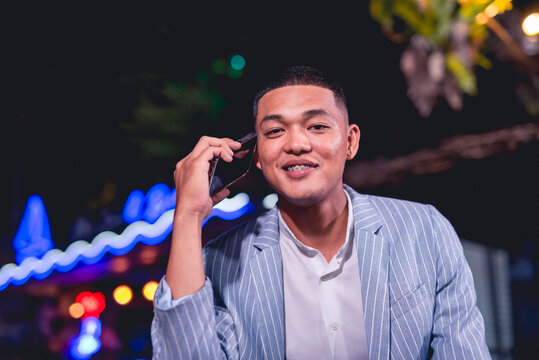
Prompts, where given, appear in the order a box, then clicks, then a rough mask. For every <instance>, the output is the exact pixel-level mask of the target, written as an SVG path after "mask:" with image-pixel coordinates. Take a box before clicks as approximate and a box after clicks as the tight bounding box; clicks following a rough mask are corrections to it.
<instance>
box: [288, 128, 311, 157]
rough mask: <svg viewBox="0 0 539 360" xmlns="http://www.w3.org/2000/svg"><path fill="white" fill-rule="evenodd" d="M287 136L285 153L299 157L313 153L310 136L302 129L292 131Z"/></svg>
mask: <svg viewBox="0 0 539 360" xmlns="http://www.w3.org/2000/svg"><path fill="white" fill-rule="evenodd" d="M286 136H287V137H286V142H285V146H284V150H285V152H287V153H289V154H295V155H299V154H303V153H307V152H310V151H311V141H310V139H309V136H308V134H306V133H305V132H304V131H302V130H301V129H290V130H289V131H288V133H287V135H286Z"/></svg>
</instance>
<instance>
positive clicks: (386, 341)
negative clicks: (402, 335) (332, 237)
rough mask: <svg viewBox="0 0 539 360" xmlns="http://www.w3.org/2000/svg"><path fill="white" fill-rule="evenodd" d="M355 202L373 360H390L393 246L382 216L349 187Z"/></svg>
mask: <svg viewBox="0 0 539 360" xmlns="http://www.w3.org/2000/svg"><path fill="white" fill-rule="evenodd" d="M345 190H346V191H347V192H348V193H349V195H350V198H351V200H352V206H353V212H354V232H355V237H354V240H355V241H356V245H357V249H358V263H359V277H360V279H361V298H362V300H363V317H364V319H365V332H366V335H367V346H368V351H369V358H370V359H389V354H390V312H389V277H388V274H389V243H388V241H387V240H386V239H384V237H383V236H382V233H381V228H382V226H383V224H382V222H381V221H380V219H379V215H378V213H377V212H376V210H375V209H374V208H373V207H372V205H371V203H370V201H369V200H368V198H367V197H366V196H365V195H361V194H358V193H356V192H355V191H353V190H352V189H351V188H349V187H348V186H346V185H345Z"/></svg>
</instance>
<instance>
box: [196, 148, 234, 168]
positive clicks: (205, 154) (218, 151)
mask: <svg viewBox="0 0 539 360" xmlns="http://www.w3.org/2000/svg"><path fill="white" fill-rule="evenodd" d="M216 157H219V158H221V159H223V160H224V161H226V162H231V161H232V160H233V153H231V152H230V149H225V148H222V147H216V146H210V147H208V148H206V149H205V150H204V151H202V152H201V153H200V155H199V156H198V158H197V161H205V162H206V163H208V166H209V161H210V160H212V159H213V158H216Z"/></svg>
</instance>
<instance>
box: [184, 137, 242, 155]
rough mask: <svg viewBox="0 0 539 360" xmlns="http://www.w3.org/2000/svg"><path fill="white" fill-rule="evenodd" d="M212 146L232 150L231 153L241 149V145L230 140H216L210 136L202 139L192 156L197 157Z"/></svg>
mask: <svg viewBox="0 0 539 360" xmlns="http://www.w3.org/2000/svg"><path fill="white" fill-rule="evenodd" d="M210 146H213V147H222V148H225V149H228V150H230V152H233V151H234V150H237V149H239V148H240V147H241V144H240V143H239V142H237V141H234V140H232V139H229V138H214V137H209V136H203V137H201V138H200V140H199V141H198V143H197V144H196V146H195V148H194V149H193V151H192V152H191V154H192V155H193V156H195V157H197V156H199V155H200V153H201V152H202V151H204V150H205V149H206V148H208V147H210Z"/></svg>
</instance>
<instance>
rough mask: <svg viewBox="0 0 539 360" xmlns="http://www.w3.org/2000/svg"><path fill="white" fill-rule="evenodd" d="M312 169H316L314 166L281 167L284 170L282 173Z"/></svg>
mask: <svg viewBox="0 0 539 360" xmlns="http://www.w3.org/2000/svg"><path fill="white" fill-rule="evenodd" d="M314 167H316V166H311V165H294V166H288V167H283V169H284V171H300V170H305V169H310V168H314Z"/></svg>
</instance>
